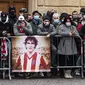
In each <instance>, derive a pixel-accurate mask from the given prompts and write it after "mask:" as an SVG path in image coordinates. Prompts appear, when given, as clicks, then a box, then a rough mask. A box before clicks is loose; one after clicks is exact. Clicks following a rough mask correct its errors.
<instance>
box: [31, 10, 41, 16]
mask: <svg viewBox="0 0 85 85" xmlns="http://www.w3.org/2000/svg"><path fill="white" fill-rule="evenodd" d="M35 13H38V14H39V15H40V13H39V12H38V11H33V13H32V15H35Z"/></svg>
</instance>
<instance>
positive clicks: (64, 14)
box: [60, 12, 68, 21]
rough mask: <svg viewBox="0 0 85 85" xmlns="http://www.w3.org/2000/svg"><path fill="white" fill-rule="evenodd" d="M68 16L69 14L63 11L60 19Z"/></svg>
mask: <svg viewBox="0 0 85 85" xmlns="http://www.w3.org/2000/svg"><path fill="white" fill-rule="evenodd" d="M67 16H68V14H67V13H65V12H63V13H62V14H61V15H60V21H61V20H62V19H63V18H65V17H67Z"/></svg>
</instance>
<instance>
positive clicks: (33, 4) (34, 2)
mask: <svg viewBox="0 0 85 85" xmlns="http://www.w3.org/2000/svg"><path fill="white" fill-rule="evenodd" d="M37 9H38V0H28V12H29V13H30V14H32V12H33V11H34V10H37Z"/></svg>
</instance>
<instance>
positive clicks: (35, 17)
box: [30, 11, 42, 35]
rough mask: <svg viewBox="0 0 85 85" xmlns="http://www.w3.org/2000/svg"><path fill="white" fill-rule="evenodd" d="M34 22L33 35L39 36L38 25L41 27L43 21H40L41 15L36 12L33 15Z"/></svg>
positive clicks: (32, 23) (32, 22)
mask: <svg viewBox="0 0 85 85" xmlns="http://www.w3.org/2000/svg"><path fill="white" fill-rule="evenodd" d="M32 17H33V18H32V21H31V22H30V24H31V26H32V29H33V35H37V28H38V25H40V24H41V23H42V21H41V20H40V13H39V12H38V11H34V12H33V13H32Z"/></svg>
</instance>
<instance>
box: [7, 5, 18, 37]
mask: <svg viewBox="0 0 85 85" xmlns="http://www.w3.org/2000/svg"><path fill="white" fill-rule="evenodd" d="M8 16H9V23H10V25H11V27H12V28H11V29H12V30H13V25H14V24H15V22H16V21H17V15H16V8H15V7H14V6H10V7H9V9H8ZM13 35H14V34H13Z"/></svg>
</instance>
